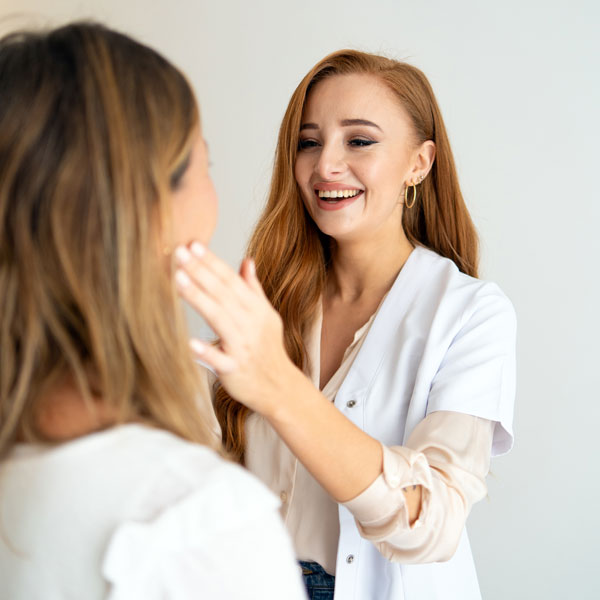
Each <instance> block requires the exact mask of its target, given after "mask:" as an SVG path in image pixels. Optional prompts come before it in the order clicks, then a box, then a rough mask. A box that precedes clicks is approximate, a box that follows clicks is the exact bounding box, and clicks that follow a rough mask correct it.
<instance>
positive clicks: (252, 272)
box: [248, 258, 256, 277]
mask: <svg viewBox="0 0 600 600" xmlns="http://www.w3.org/2000/svg"><path fill="white" fill-rule="evenodd" d="M248 266H249V267H250V275H252V277H256V263H255V262H254V259H253V258H251V259H250V264H249V265H248Z"/></svg>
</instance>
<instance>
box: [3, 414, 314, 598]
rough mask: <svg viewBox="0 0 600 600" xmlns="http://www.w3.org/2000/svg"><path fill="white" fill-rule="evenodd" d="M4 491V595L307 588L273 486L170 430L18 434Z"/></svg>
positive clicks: (291, 592) (221, 594) (231, 594)
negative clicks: (27, 440)
mask: <svg viewBox="0 0 600 600" xmlns="http://www.w3.org/2000/svg"><path fill="white" fill-rule="evenodd" d="M0 491H1V492H0V598H2V599H4V598H6V599H9V598H10V600H38V599H39V600H59V599H60V600H66V599H71V598H72V599H77V600H79V599H82V598H85V599H86V600H96V599H105V598H108V599H109V600H142V599H143V600H155V599H156V600H158V599H159V598H160V599H166V598H168V599H169V600H184V599H185V600H188V599H189V600H191V599H192V598H218V599H219V600H234V599H235V600H241V599H256V600H259V599H260V600H262V599H264V598H270V599H272V600H275V599H277V600H279V599H280V598H290V599H294V600H301V599H305V598H306V596H305V592H304V588H303V584H302V580H301V577H300V571H299V568H298V565H297V563H296V562H295V560H294V558H293V553H292V549H291V545H290V543H289V541H288V538H287V535H286V533H285V530H284V527H283V525H282V523H281V520H280V518H279V516H278V515H277V508H278V504H279V503H278V501H277V500H276V498H274V497H273V495H272V494H271V493H269V492H268V491H267V490H266V489H265V488H264V487H263V486H262V484H260V483H259V482H257V481H256V480H255V479H254V478H253V477H252V476H251V475H249V474H248V473H247V472H245V471H244V470H243V469H241V468H239V467H237V466H236V465H233V464H231V463H229V462H226V461H225V460H223V459H221V458H220V457H219V456H217V455H216V454H215V453H214V452H213V451H211V450H210V449H208V448H206V447H203V446H200V445H197V444H191V443H188V442H186V441H184V440H181V439H180V438H178V437H176V436H174V435H172V434H170V433H167V432H165V431H161V430H156V429H152V428H149V427H145V426H142V425H124V426H120V427H115V428H112V429H110V430H107V431H104V432H100V433H95V434H91V435H88V436H85V437H82V438H79V439H77V440H75V441H72V442H68V443H64V444H61V445H59V446H54V447H47V446H31V445H18V446H17V447H15V448H14V449H13V451H12V453H11V454H10V455H9V457H8V458H7V459H5V460H4V461H3V462H2V464H1V465H0Z"/></svg>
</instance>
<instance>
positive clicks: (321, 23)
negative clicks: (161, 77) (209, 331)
mask: <svg viewBox="0 0 600 600" xmlns="http://www.w3.org/2000/svg"><path fill="white" fill-rule="evenodd" d="M598 6H599V5H598V4H597V3H596V2H593V0H589V1H587V2H586V1H583V0H571V1H569V2H567V1H564V2H556V1H552V0H548V1H545V2H542V1H541V0H540V1H529V2H528V1H527V0H521V1H518V0H503V1H502V2H495V3H491V2H477V1H472V2H469V1H468V0H454V1H452V2H447V1H446V2H444V1H438V2H433V1H430V2H427V1H421V2H414V1H412V2H408V1H404V2H402V1H392V0H387V1H379V2H377V1H374V2H370V3H367V2H365V1H364V0H340V1H337V0H336V1H329V2H328V1H326V0H320V1H317V0H302V2H297V1H294V2H291V1H282V0H252V1H248V2H245V1H243V0H239V1H237V2H226V1H219V2H217V1H216V0H213V1H210V2H209V1H204V2H202V1H199V2H193V1H191V0H189V1H187V2H186V1H185V0H169V1H165V0H155V1H154V2H147V1H141V0H128V1H123V0H98V1H97V2H93V1H91V0H79V1H77V0H53V1H52V2H50V0H48V1H46V2H45V1H44V0H1V5H0V15H2V16H3V15H8V14H12V13H15V12H19V13H21V14H23V13H26V14H29V15H32V14H33V15H37V16H36V18H35V19H34V22H37V23H40V22H47V21H48V20H49V21H50V22H51V23H55V24H58V23H60V22H62V21H63V20H65V19H71V18H74V17H81V16H92V17H95V18H97V19H101V20H103V21H105V22H106V23H107V24H109V25H112V26H114V27H117V28H120V29H123V30H125V31H126V32H128V33H130V34H133V35H134V36H137V37H138V38H141V39H142V40H144V41H146V42H148V43H150V44H151V45H153V46H155V47H157V48H158V49H160V50H161V51H162V52H163V53H165V54H166V55H167V56H168V57H170V58H171V59H172V60H173V61H174V62H175V63H177V64H178V65H180V66H181V67H182V68H183V69H184V70H185V71H186V72H187V73H188V74H189V75H190V76H191V78H192V80H193V82H194V84H195V86H196V88H197V91H198V95H199V98H200V102H201V105H202V112H203V118H204V128H205V135H206V137H207V139H208V142H209V145H210V151H211V154H212V160H213V162H214V166H213V175H214V179H215V181H216V185H217V189H218V191H219V193H220V197H221V215H220V223H219V227H218V230H217V233H216V236H215V238H214V243H213V249H215V250H216V251H217V252H218V253H219V254H221V255H222V256H224V257H225V258H226V259H227V260H228V261H230V262H231V263H232V264H235V263H237V262H238V260H239V259H240V258H241V256H242V252H243V248H244V244H245V241H246V239H247V235H248V233H249V231H250V230H251V227H252V224H253V222H254V220H255V218H256V216H257V213H258V210H259V208H260V206H261V204H262V202H263V199H264V195H265V190H266V187H267V183H268V176H269V172H270V166H271V160H272V154H273V149H274V145H275V137H276V132H277V129H278V125H279V121H280V119H281V117H282V115H283V111H284V108H285V105H286V103H287V100H288V99H289V96H290V94H291V92H292V90H293V89H294V87H295V85H296V84H297V82H298V81H299V80H300V78H301V77H302V76H303V75H304V73H305V72H306V71H307V70H308V68H309V67H310V66H312V64H313V63H314V62H316V61H317V60H318V59H319V58H321V57H322V56H323V55H324V54H325V53H327V52H329V51H332V50H334V49H338V48H341V47H354V48H359V49H365V50H370V51H375V52H385V53H389V54H391V55H393V56H395V57H398V58H406V59H408V60H409V61H410V62H411V63H413V64H415V65H417V66H419V67H420V68H422V69H423V70H424V71H425V72H426V73H427V74H428V76H429V78H430V80H431V82H432V84H433V86H434V89H435V90H436V91H437V95H438V99H439V101H440V104H441V106H442V110H443V113H444V115H445V118H446V122H447V125H448V129H449V132H450V136H451V140H452V142H453V146H454V150H455V154H456V158H457V162H458V168H459V174H460V178H461V182H462V185H463V189H464V192H465V195H466V198H467V202H468V205H469V207H470V209H471V211H472V214H473V217H474V219H475V222H476V224H477V226H478V227H479V230H480V232H481V235H482V240H483V274H484V276H485V277H486V278H489V279H493V280H495V281H497V282H498V283H499V284H500V285H501V287H502V288H503V289H504V290H505V292H506V293H507V294H508V295H509V296H510V297H511V298H512V300H513V302H514V304H515V306H516V309H517V314H518V317H519V325H520V331H519V348H518V353H519V355H518V361H519V381H518V384H519V385H518V398H517V411H516V424H515V428H516V435H517V440H516V445H515V448H514V450H513V452H512V453H511V454H509V455H508V456H506V457H503V458H501V459H498V460H496V461H495V462H494V463H493V464H492V470H493V476H492V477H491V478H490V481H489V499H488V500H487V501H483V502H482V503H480V504H479V505H478V506H476V507H475V509H474V510H473V514H472V516H471V518H470V522H469V530H470V535H471V539H472V544H473V547H474V552H475V556H476V561H477V564H478V570H479V574H480V580H481V586H482V590H483V596H484V598H486V600H505V599H509V598H510V599H532V598H545V599H554V598H556V599H561V600H562V599H564V598H577V599H578V600H580V599H586V598H598V597H600V582H599V580H598V577H597V573H596V571H597V565H598V558H597V554H598V553H597V548H598V543H597V538H598V534H599V533H600V519H599V517H598V510H599V509H598V507H599V506H600V494H599V484H598V477H599V476H600V469H598V466H597V457H598V456H599V454H598V451H597V447H596V441H595V440H596V433H597V430H598V425H597V423H600V409H599V405H600V394H599V392H598V389H599V388H600V375H599V373H600V365H599V364H598V362H599V359H600V353H599V352H598V338H599V334H600V319H599V318H598V316H597V314H596V312H597V310H598V307H600V291H599V283H598V279H599V269H598V266H597V262H598V260H599V259H600V242H599V237H600V236H599V235H598V224H599V223H600V208H599V204H600V202H599V201H600V198H599V197H598V191H597V181H598V170H599V169H598V166H597V158H598V152H597V145H598V134H599V133H600V131H599V130H600V127H599V121H600V119H599V117H598V111H599V107H600V86H599V84H598V74H599V73H600V64H599V63H600V60H599V58H598V57H599V56H600V43H599V42H598V38H599V36H598V34H597V32H598V25H599V16H600V9H599V8H598ZM40 16H41V18H40ZM29 21H31V19H29ZM22 22H23V19H19V20H15V19H5V20H4V22H3V23H2V24H0V27H1V28H2V29H4V30H6V29H8V28H10V26H11V25H12V24H16V23H22ZM0 84H1V82H0ZM196 326H197V324H196Z"/></svg>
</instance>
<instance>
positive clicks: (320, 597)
mask: <svg viewBox="0 0 600 600" xmlns="http://www.w3.org/2000/svg"><path fill="white" fill-rule="evenodd" d="M300 566H301V567H302V577H303V579H304V585H305V586H306V591H307V592H308V598H309V600H333V590H334V588H335V577H334V576H333V575H329V573H326V572H325V570H324V569H323V567H322V566H321V565H320V564H319V563H316V562H306V561H304V560H301V561H300Z"/></svg>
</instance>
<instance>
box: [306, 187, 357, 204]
mask: <svg viewBox="0 0 600 600" xmlns="http://www.w3.org/2000/svg"><path fill="white" fill-rule="evenodd" d="M362 192H363V190H356V189H354V190H315V194H316V196H317V197H318V198H319V200H324V201H325V202H328V203H331V204H335V203H336V202H339V201H340V200H345V199H346V198H355V197H356V196H358V195H359V194H362Z"/></svg>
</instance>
